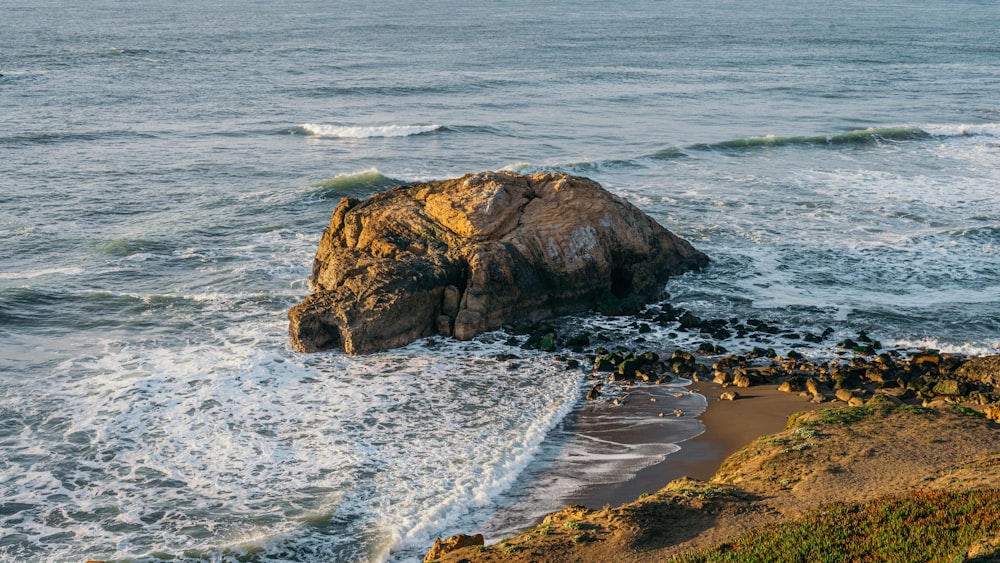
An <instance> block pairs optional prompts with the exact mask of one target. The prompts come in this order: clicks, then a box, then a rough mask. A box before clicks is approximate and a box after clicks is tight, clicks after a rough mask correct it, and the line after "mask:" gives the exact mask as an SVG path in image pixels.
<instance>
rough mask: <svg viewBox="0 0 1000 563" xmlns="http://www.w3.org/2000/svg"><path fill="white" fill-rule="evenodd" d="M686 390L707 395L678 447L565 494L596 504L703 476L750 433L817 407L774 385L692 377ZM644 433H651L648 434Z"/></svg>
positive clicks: (776, 427)
mask: <svg viewBox="0 0 1000 563" xmlns="http://www.w3.org/2000/svg"><path fill="white" fill-rule="evenodd" d="M689 389H690V390H691V391H693V392H696V393H701V394H702V395H704V396H705V397H706V398H707V399H708V406H707V408H706V409H705V411H704V412H703V413H701V414H700V415H698V417H697V418H698V419H699V420H700V421H701V423H702V424H703V426H704V432H702V433H701V434H699V435H697V436H695V437H694V438H691V439H689V440H686V441H684V442H682V443H681V444H680V447H681V449H680V450H679V451H677V452H675V453H673V454H670V455H668V456H667V457H666V459H664V460H663V461H662V462H660V463H658V464H655V465H652V466H649V467H646V468H645V469H642V470H641V471H639V472H638V473H637V474H636V475H635V476H634V477H632V478H631V479H628V480H626V481H623V482H621V483H613V484H606V485H599V486H594V487H588V488H586V489H584V490H582V491H579V492H578V493H577V494H576V495H574V496H573V497H572V498H570V499H569V502H570V503H574V504H581V505H583V506H586V507H587V508H592V509H597V508H601V507H603V506H606V505H612V506H617V505H620V504H624V503H627V502H631V501H633V500H635V499H636V498H637V497H639V495H641V494H643V493H654V492H656V491H658V490H660V488H662V487H663V486H664V485H666V484H667V483H669V482H670V481H673V480H674V479H677V478H680V477H691V478H692V479H699V480H708V479H709V478H710V477H711V476H712V475H713V474H714V473H715V472H716V471H718V469H719V466H720V465H721V464H722V462H723V460H725V459H726V458H727V457H729V455H731V454H732V453H734V452H736V451H737V450H739V449H740V448H742V447H743V446H745V445H747V444H749V443H750V442H751V441H753V440H754V439H755V438H758V437H760V436H765V435H768V434H774V433H776V432H780V431H782V430H784V429H785V424H786V423H787V421H788V417H789V416H791V415H792V414H794V413H796V412H800V411H805V410H813V409H816V408H821V407H822V406H823V405H822V404H817V403H813V402H810V401H809V400H808V399H807V398H805V397H802V396H800V395H799V394H798V393H784V392H781V391H778V390H777V388H776V387H775V386H767V385H765V386H757V387H752V388H748V389H735V388H723V387H722V386H720V385H716V384H714V383H711V382H695V383H692V384H691V386H690V388H689ZM733 390H736V391H737V392H739V393H740V398H739V399H737V400H735V401H723V400H720V399H719V395H720V394H721V393H722V392H723V391H733ZM650 439H655V436H651V437H650Z"/></svg>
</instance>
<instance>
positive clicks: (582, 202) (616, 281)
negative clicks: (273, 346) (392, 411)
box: [289, 172, 708, 354]
mask: <svg viewBox="0 0 1000 563" xmlns="http://www.w3.org/2000/svg"><path fill="white" fill-rule="evenodd" d="M707 263H708V258H707V257H706V256H705V255H704V254H702V253H701V252H699V251H697V250H695V249H694V248H693V247H692V246H691V245H690V244H689V243H688V242H687V241H685V240H683V239H681V238H679V237H677V236H676V235H674V234H673V233H671V232H669V231H668V230H666V229H665V228H663V227H662V226H660V225H659V224H657V223H656V221H654V220H653V219H652V218H650V217H649V216H647V215H645V214H644V213H642V212H641V211H640V210H639V209H638V208H636V207H635V206H633V205H631V204H630V203H628V202H627V201H625V200H623V199H622V198H620V197H617V196H615V195H613V194H611V193H610V192H608V191H606V190H604V189H603V188H601V186H600V185H598V184H597V183H596V182H593V181H591V180H588V179H586V178H580V177H573V176H568V175H565V174H533V175H531V176H522V175H519V174H515V173H512V172H483V173H479V174H473V175H468V176H465V177H462V178H459V179H454V180H446V181H442V182H432V183H420V184H413V185H408V186H399V187H396V188H393V189H391V190H388V191H386V192H381V193H378V194H375V195H373V196H372V197H370V198H368V199H367V200H364V201H359V200H358V199H355V198H344V199H343V200H341V202H340V204H339V205H338V206H337V208H336V209H335V210H334V212H333V217H332V218H331V220H330V225H329V226H328V227H327V229H326V230H325V231H324V233H323V237H322V239H321V241H320V245H319V250H318V251H317V253H316V259H315V261H314V263H313V271H312V276H311V277H310V286H311V288H312V289H313V291H314V293H313V294H312V295H310V296H309V297H308V298H306V299H305V301H303V302H302V303H300V304H299V305H296V306H295V307H294V308H292V310H291V311H290V312H289V320H290V329H289V330H290V334H291V342H292V345H293V346H294V347H295V348H296V349H298V350H301V351H304V352H313V351H317V350H322V349H327V348H335V347H336V348H341V349H343V350H344V351H346V352H348V353H350V354H362V353H369V352H374V351H379V350H384V349H388V348H393V347H397V346H401V345H404V344H407V343H409V342H412V341H413V340H416V339H417V338H420V337H424V336H430V335H433V334H444V335H450V336H454V337H455V338H458V339H462V340H465V339H469V338H472V337H473V336H475V335H476V334H479V333H481V332H484V331H487V330H493V329H496V328H499V327H500V326H502V325H503V324H504V323H506V322H513V321H519V320H538V319H542V318H546V317H552V316H557V315H562V314H568V313H573V312H579V311H581V310H586V309H589V308H593V307H595V306H597V305H598V304H599V303H601V302H602V301H606V300H609V299H611V300H616V299H617V300H621V299H630V298H638V299H641V300H649V299H652V298H655V297H657V296H658V295H659V294H660V292H661V291H662V289H663V286H664V284H665V282H666V280H667V278H668V277H669V276H673V275H677V274H680V273H683V272H685V271H688V270H691V269H697V268H701V267H703V266H705V265H706V264H707Z"/></svg>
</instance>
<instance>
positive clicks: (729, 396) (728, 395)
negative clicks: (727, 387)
mask: <svg viewBox="0 0 1000 563" xmlns="http://www.w3.org/2000/svg"><path fill="white" fill-rule="evenodd" d="M739 398H740V394H739V393H737V392H736V391H726V392H724V393H722V394H721V395H719V399H721V400H723V401H735V400H736V399H739Z"/></svg>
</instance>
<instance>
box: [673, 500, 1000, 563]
mask: <svg viewBox="0 0 1000 563" xmlns="http://www.w3.org/2000/svg"><path fill="white" fill-rule="evenodd" d="M998 542H1000V491H998V490H996V489H980V490H971V491H960V492H950V493H927V492H917V493H913V494H910V495H907V496H900V497H887V498H884V499H879V500H877V501H873V502H870V503H866V504H847V503H838V504H834V505H832V506H829V507H826V508H825V509H822V510H817V511H815V512H812V513H810V514H808V515H806V516H804V517H802V518H799V519H796V520H793V521H790V522H782V523H778V524H772V525H769V526H765V527H763V528H760V529H757V530H753V531H750V532H747V533H745V534H743V535H741V536H738V537H736V538H734V539H732V540H730V541H728V542H725V543H723V544H721V545H718V546H715V547H714V548H710V549H704V550H699V551H696V552H692V553H689V554H684V555H681V556H677V557H675V558H674V561H678V562H685V563H687V562H691V563H694V562H702V561H706V562H708V561H823V562H830V563H835V562H840V561H942V562H944V561H965V560H966V559H967V558H969V557H980V556H989V555H990V554H994V555H996V554H1000V546H998V545H996V544H997V543H998Z"/></svg>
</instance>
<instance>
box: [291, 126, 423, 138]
mask: <svg viewBox="0 0 1000 563" xmlns="http://www.w3.org/2000/svg"><path fill="white" fill-rule="evenodd" d="M301 127H302V129H303V130H305V132H306V133H308V134H309V135H313V136H316V137H331V138H338V139H367V138H370V137H409V136H411V135H421V134H424V133H432V132H434V131H438V130H440V129H441V128H442V126H441V125H434V124H431V125H327V124H322V123H303V124H302V126H301Z"/></svg>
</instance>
